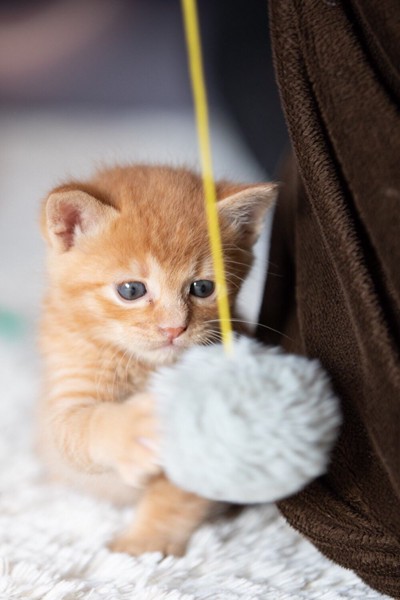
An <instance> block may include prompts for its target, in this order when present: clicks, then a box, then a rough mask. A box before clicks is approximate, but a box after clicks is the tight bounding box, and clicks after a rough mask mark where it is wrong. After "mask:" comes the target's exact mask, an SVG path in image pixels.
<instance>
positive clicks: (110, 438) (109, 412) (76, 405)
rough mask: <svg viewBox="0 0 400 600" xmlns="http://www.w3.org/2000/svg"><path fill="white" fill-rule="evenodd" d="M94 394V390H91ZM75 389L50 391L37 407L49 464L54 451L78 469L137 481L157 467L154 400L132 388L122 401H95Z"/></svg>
mask: <svg viewBox="0 0 400 600" xmlns="http://www.w3.org/2000/svg"><path fill="white" fill-rule="evenodd" d="M93 396H94V394H93ZM93 396H92V397H85V395H84V394H82V395H81V394H79V393H78V392H75V393H74V394H73V393H69V394H65V395H62V396H57V397H55V396H53V397H52V396H51V394H50V395H49V397H48V398H47V399H46V400H45V401H44V402H43V406H42V410H41V418H40V422H41V431H40V437H41V438H42V439H41V447H42V451H43V454H44V455H45V457H46V458H47V460H48V462H49V463H50V464H51V463H53V464H56V463H57V457H58V459H59V460H61V461H62V462H64V463H65V464H66V465H69V466H70V467H72V468H74V469H75V470H77V471H78V472H83V473H88V474H90V473H94V474H101V473H107V472H110V471H111V472H112V471H114V472H116V473H118V474H119V476H120V477H121V479H122V481H124V483H126V484H128V485H132V486H134V487H141V486H142V485H143V483H144V481H146V479H148V478H149V477H151V476H154V475H155V474H157V473H159V472H160V466H159V465H158V464H157V458H156V454H155V452H154V450H153V448H152V445H154V446H155V445H156V444H157V437H158V436H157V423H158V420H157V418H156V416H155V411H154V401H153V398H152V396H150V395H149V394H144V393H141V394H137V395H134V396H132V397H131V399H130V400H128V401H126V402H122V403H117V402H100V401H97V400H95V399H94V397H93Z"/></svg>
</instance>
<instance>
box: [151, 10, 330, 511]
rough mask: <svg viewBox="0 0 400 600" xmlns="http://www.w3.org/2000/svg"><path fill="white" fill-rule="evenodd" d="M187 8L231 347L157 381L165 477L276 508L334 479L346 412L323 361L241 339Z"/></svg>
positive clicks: (205, 351)
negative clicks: (329, 473)
mask: <svg viewBox="0 0 400 600" xmlns="http://www.w3.org/2000/svg"><path fill="white" fill-rule="evenodd" d="M182 8H183V15H184V22H185V32H186V41H187V46H188V57H189V67H190V74H191V80H192V88H193V97H194V105H195V112H196V121H197V131H198V138H199V149H200V157H201V167H202V176H203V187H204V196H205V207H206V214H207V223H208V230H209V238H210V246H211V252H212V256H213V261H214V272H215V282H216V289H217V293H218V295H217V301H218V312H219V319H220V325H221V335H222V344H215V345H213V346H208V347H194V348H192V349H190V350H188V351H187V352H186V353H185V354H184V356H183V357H182V359H181V360H180V362H179V363H178V364H176V365H174V366H172V367H164V368H163V369H161V370H160V371H159V372H158V373H157V374H156V375H155V376H154V377H153V380H152V382H151V390H152V391H153V393H154V395H155V397H156V399H157V406H158V410H159V415H160V418H161V423H162V452H161V456H162V457H163V468H164V470H165V472H166V474H167V476H168V477H169V478H170V479H171V481H173V482H174V483H175V484H177V485H178V486H180V487H182V488H184V489H186V490H188V491H191V492H195V493H197V494H199V495H201V496H204V497H207V498H210V499H212V500H221V501H229V502H235V503H252V502H270V501H276V500H280V499H282V498H284V497H286V496H289V495H291V494H294V493H295V492H297V491H299V490H300V489H302V488H303V487H304V486H305V485H307V484H308V483H309V482H311V481H312V480H313V479H314V478H316V477H318V476H319V475H321V474H323V473H324V472H325V470H326V468H327V465H328V462H329V455H330V451H331V450H332V447H333V444H334V442H335V440H336V437H337V433H338V428H339V425H340V420H341V419H340V412H339V403H338V400H337V398H336V397H335V395H334V393H333V391H332V388H331V385H330V382H329V378H328V376H327V374H326V373H325V371H324V370H323V368H322V367H321V365H320V364H319V362H318V361H317V360H310V359H308V358H305V357H300V356H295V355H292V354H285V353H284V352H283V351H282V350H281V349H279V348H276V347H266V346H263V345H261V344H260V343H259V342H257V341H256V340H253V339H250V338H247V337H244V336H238V335H234V334H233V331H232V325H231V318H230V309H229V303H228V293H227V285H226V281H225V271H224V262H223V252H222V246H221V236H220V231H219V222H218V213H217V204H216V190H215V184H214V178H213V172H212V159H211V146H210V141H209V126H208V109H207V99H206V88H205V84H204V76H203V66H202V57H201V44H200V35H199V26H198V17H197V7H196V3H195V0H182Z"/></svg>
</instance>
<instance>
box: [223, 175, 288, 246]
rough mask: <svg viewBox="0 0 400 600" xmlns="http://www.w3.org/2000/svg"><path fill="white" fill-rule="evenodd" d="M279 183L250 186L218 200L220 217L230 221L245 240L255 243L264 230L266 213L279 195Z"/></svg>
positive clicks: (251, 243) (250, 243)
mask: <svg viewBox="0 0 400 600" xmlns="http://www.w3.org/2000/svg"><path fill="white" fill-rule="evenodd" d="M278 188H279V185H278V184H277V183H265V184H263V185H256V186H248V187H245V188H243V187H242V189H241V190H240V191H239V192H236V193H233V194H231V195H230V196H227V197H226V198H224V199H223V200H219V202H218V213H219V215H220V217H221V218H222V219H223V220H224V221H226V222H228V223H230V225H231V226H233V228H234V229H235V230H236V232H237V233H238V234H239V236H240V237H241V239H243V241H246V243H248V244H249V245H253V244H254V243H255V242H256V241H257V239H258V237H259V235H260V233H261V230H262V227H263V223H264V218H265V214H266V212H267V211H268V209H270V208H272V206H273V205H274V202H275V200H276V198H277V195H278Z"/></svg>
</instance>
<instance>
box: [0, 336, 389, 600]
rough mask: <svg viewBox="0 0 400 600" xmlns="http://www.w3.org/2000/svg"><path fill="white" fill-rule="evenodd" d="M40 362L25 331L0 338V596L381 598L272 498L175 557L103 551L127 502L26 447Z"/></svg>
mask: <svg viewBox="0 0 400 600" xmlns="http://www.w3.org/2000/svg"><path fill="white" fill-rule="evenodd" d="M38 373H39V368H38V364H37V358H36V354H35V351H34V349H33V344H32V343H31V341H30V338H29V337H23V336H20V338H19V340H17V341H11V340H6V339H0V381H1V389H2V395H1V401H0V599H1V600H22V599H24V600H26V599H31V600H33V599H35V600H82V599H88V600H133V599H134V600H195V599H196V600H197V599H199V600H200V599H201V600H206V599H207V600H239V599H240V600H268V599H271V600H294V599H303V598H304V599H318V600H337V599H341V598H351V599H355V598H360V599H361V598H362V599H363V600H369V599H371V600H372V599H374V600H375V599H378V598H384V596H381V595H379V594H378V593H376V592H374V591H372V590H370V589H369V588H367V587H366V586H365V585H364V584H363V583H362V582H361V581H360V580H359V579H358V578H357V577H356V576H355V575H354V574H352V573H351V572H349V571H346V570H344V569H341V568H340V567H338V566H336V565H333V564H332V563H330V562H329V561H328V560H327V559H325V558H324V557H323V556H321V555H320V554H319V553H318V552H317V550H315V549H314V548H313V547H312V546H311V545H310V544H309V543H308V542H307V541H306V540H304V539H302V538H301V537H300V536H299V535H298V534H297V533H296V532H294V531H293V530H292V529H291V528H290V527H289V526H288V525H287V524H286V523H285V521H284V520H283V519H282V517H280V516H279V515H278V513H277V510H276V508H275V507H274V506H258V507H255V508H248V509H246V510H244V511H243V512H242V513H241V514H240V515H239V516H237V517H236V518H234V519H221V520H220V521H218V522H217V523H214V524H212V525H211V524H209V525H205V526H204V527H202V529H201V530H200V531H198V532H197V534H196V535H195V536H194V538H193V540H192V543H191V545H190V548H189V551H188V554H187V555H186V556H185V557H183V558H180V559H175V558H165V559H162V558H161V556H159V555H157V554H147V555H143V556H142V557H140V558H137V559H136V558H132V557H129V556H127V555H123V554H111V553H110V552H109V551H108V550H107V548H106V543H107V541H108V540H109V539H110V538H111V537H112V536H113V534H114V533H115V532H116V531H118V530H119V529H120V528H121V527H122V526H123V524H124V523H125V522H127V521H128V520H129V519H130V518H131V510H117V509H116V508H114V507H112V506H110V505H109V504H107V503H101V502H98V501H95V500H93V499H92V498H89V497H85V496H82V495H79V494H77V493H75V492H73V491H71V490H67V489H64V488H62V487H56V486H51V485H48V484H47V483H46V482H45V481H44V480H43V477H42V473H41V469H40V465H39V464H38V462H37V460H36V458H35V456H34V453H33V451H32V418H33V410H34V405H35V398H36V396H37V393H38Z"/></svg>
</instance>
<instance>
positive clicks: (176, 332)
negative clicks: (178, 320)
mask: <svg viewBox="0 0 400 600" xmlns="http://www.w3.org/2000/svg"><path fill="white" fill-rule="evenodd" d="M160 329H161V331H162V332H163V333H165V334H166V335H167V337H168V339H169V340H170V341H171V342H172V340H174V339H175V338H177V337H179V336H180V335H181V333H183V332H184V331H186V327H160Z"/></svg>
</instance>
